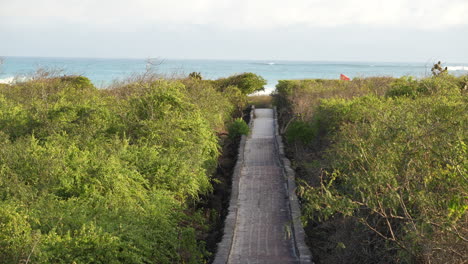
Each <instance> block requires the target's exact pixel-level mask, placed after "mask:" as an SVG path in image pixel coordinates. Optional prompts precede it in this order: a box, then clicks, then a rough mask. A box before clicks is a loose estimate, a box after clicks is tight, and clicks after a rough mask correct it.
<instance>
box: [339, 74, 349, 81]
mask: <svg viewBox="0 0 468 264" xmlns="http://www.w3.org/2000/svg"><path fill="white" fill-rule="evenodd" d="M340 80H343V81H349V80H351V79H350V78H349V77H348V76H346V75H344V74H340Z"/></svg>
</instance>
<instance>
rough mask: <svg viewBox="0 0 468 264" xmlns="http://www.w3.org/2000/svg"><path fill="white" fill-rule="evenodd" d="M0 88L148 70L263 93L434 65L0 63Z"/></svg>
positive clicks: (424, 72)
mask: <svg viewBox="0 0 468 264" xmlns="http://www.w3.org/2000/svg"><path fill="white" fill-rule="evenodd" d="M2 58H3V64H2V65H0V83H8V82H12V81H14V80H15V79H16V80H18V79H19V80H21V79H25V78H27V77H28V76H31V75H32V74H33V73H34V72H35V71H37V70H38V69H40V68H44V69H46V70H60V71H61V73H62V74H75V75H83V76H86V77H88V78H90V79H91V81H92V82H93V83H94V84H95V86H97V87H100V88H104V87H106V86H108V85H110V84H111V83H112V82H113V81H119V80H124V79H126V78H129V77H130V76H132V75H135V74H139V73H143V72H145V71H146V70H147V69H148V68H152V69H153V70H154V71H156V72H157V73H161V74H165V75H169V76H173V75H176V76H184V75H188V74H189V73H191V72H200V73H201V74H202V76H203V78H205V79H217V78H220V77H227V76H230V75H233V74H236V73H243V72H253V73H256V74H259V75H261V76H262V77H263V78H265V79H266V80H267V81H268V84H267V85H266V86H265V88H266V91H265V92H266V93H270V92H272V91H273V90H274V87H275V85H276V84H277V82H278V80H285V79H313V78H323V79H338V78H339V77H340V74H345V75H347V76H349V77H351V78H354V77H370V76H393V77H401V76H406V75H411V76H415V77H424V76H429V75H430V74H431V72H430V69H431V67H432V64H433V63H434V62H425V63H396V62H326V61H311V62H309V61H268V60H180V59H151V60H148V59H99V58H43V57H2ZM443 65H444V66H448V69H449V72H451V73H453V74H455V75H462V74H468V63H443Z"/></svg>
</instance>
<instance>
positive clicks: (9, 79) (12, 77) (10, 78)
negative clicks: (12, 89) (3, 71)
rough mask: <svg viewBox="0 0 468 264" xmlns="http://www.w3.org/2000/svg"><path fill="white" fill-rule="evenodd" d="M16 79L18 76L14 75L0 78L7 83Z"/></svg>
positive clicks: (0, 80)
mask: <svg viewBox="0 0 468 264" xmlns="http://www.w3.org/2000/svg"><path fill="white" fill-rule="evenodd" d="M15 79H16V78H15V77H14V76H11V77H6V78H3V79H0V83H6V84H10V83H14V82H15Z"/></svg>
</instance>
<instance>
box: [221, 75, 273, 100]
mask: <svg viewBox="0 0 468 264" xmlns="http://www.w3.org/2000/svg"><path fill="white" fill-rule="evenodd" d="M216 83H217V85H218V86H219V87H220V88H221V89H225V88H227V87H229V86H236V87H237V88H238V89H239V90H240V91H241V92H242V94H244V95H249V94H252V93H255V92H259V91H263V90H264V87H263V86H265V85H266V83H267V82H266V80H265V79H263V78H262V77H261V76H259V75H256V74H254V73H251V72H248V73H242V74H237V75H233V76H231V77H228V78H225V79H219V80H217V81H216Z"/></svg>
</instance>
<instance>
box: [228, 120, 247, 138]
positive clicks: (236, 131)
mask: <svg viewBox="0 0 468 264" xmlns="http://www.w3.org/2000/svg"><path fill="white" fill-rule="evenodd" d="M228 131H229V137H231V138H236V137H239V136H241V135H247V134H248V133H249V125H247V124H246V123H245V121H244V120H243V119H242V118H236V119H235V120H234V122H232V123H231V124H230V125H229V127H228Z"/></svg>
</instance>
